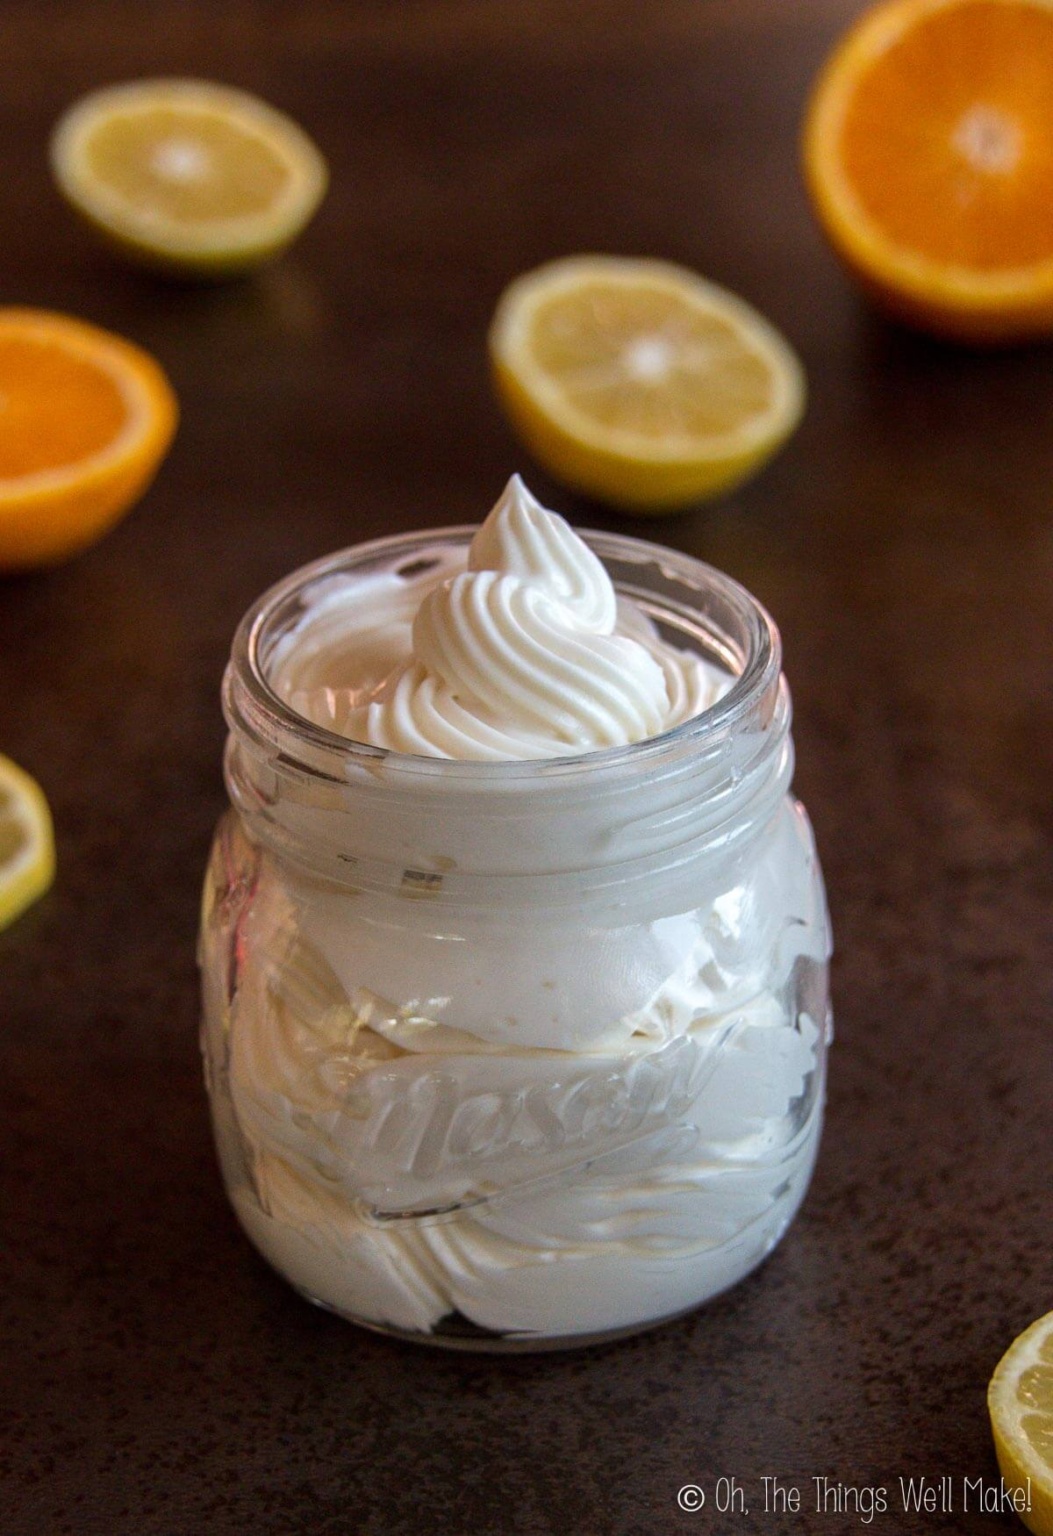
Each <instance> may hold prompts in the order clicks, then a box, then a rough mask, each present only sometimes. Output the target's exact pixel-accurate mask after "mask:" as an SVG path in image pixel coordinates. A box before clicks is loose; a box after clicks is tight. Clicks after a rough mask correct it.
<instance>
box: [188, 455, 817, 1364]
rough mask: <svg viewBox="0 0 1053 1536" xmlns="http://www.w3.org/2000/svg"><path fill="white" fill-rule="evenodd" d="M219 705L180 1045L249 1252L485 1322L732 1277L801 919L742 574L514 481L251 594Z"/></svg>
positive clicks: (762, 664) (774, 1193)
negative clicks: (485, 507)
mask: <svg viewBox="0 0 1053 1536" xmlns="http://www.w3.org/2000/svg"><path fill="white" fill-rule="evenodd" d="M224 705H225V711H226V715H227V720H228V724H229V726H230V738H229V742H228V752H227V783H228V787H229V790H230V794H231V799H232V802H233V807H234V809H233V810H232V812H231V813H229V814H228V816H227V817H226V818H224V821H223V822H222V823H221V825H220V829H219V831H218V833H217V837H216V842H215V845H214V848H213V854H212V859H211V863H210V866H209V872H208V876H207V879H206V887H205V900H204V919H203V928H202V941H201V959H202V970H203V982H204V1000H205V1008H204V1028H203V1041H204V1051H205V1060H206V1073H207V1079H208V1084H209V1088H210V1093H211V1099H212V1107H213V1117H214V1123H215V1127H216V1136H217V1143H218V1147H219V1153H220V1159H221V1162H222V1166H223V1171H224V1177H225V1179H226V1183H227V1187H228V1190H229V1193H230V1196H231V1199H232V1201H233V1204H234V1207H235V1210H236V1211H237V1213H238V1216H239V1218H240V1220H241V1222H242V1224H243V1226H244V1227H245V1230H246V1231H247V1233H248V1234H249V1236H250V1237H251V1238H252V1240H253V1241H254V1242H255V1244H256V1245H257V1247H258V1248H259V1249H260V1251H261V1252H262V1253H263V1254H264V1255H265V1256H266V1257H267V1258H268V1259H269V1260H270V1261H271V1263H272V1264H273V1265H274V1266H275V1267H276V1268H277V1269H278V1270H280V1271H281V1272H282V1273H283V1274H284V1275H285V1276H287V1278H288V1279H289V1280H290V1281H292V1283H293V1284H294V1285H295V1286H297V1287H298V1288H299V1289H300V1290H301V1291H303V1292H304V1293H305V1294H306V1295H307V1296H309V1297H310V1298H311V1299H313V1300H315V1301H318V1302H320V1303H322V1304H324V1305H326V1306H328V1307H330V1308H332V1309H333V1310H335V1311H337V1312H339V1313H341V1314H342V1315H344V1316H346V1317H348V1318H350V1319H352V1320H354V1321H357V1322H361V1323H364V1324H367V1325H368V1326H371V1327H373V1328H377V1329H381V1330H383V1331H386V1332H392V1333H398V1334H401V1335H405V1336H409V1337H414V1338H420V1339H423V1340H426V1341H429V1342H433V1343H438V1344H447V1345H454V1346H459V1347H474V1348H491V1349H512V1348H519V1349H523V1348H542V1347H552V1346H556V1345H569V1344H575V1343H586V1342H592V1341H594V1340H597V1339H600V1338H604V1337H609V1336H611V1335H614V1334H617V1333H622V1332H628V1331H632V1330H635V1329H638V1328H640V1327H644V1326H647V1325H650V1324H652V1323H655V1322H659V1321H661V1320H662V1319H665V1318H668V1317H672V1316H675V1315H677V1314H678V1313H681V1312H683V1311H685V1310H687V1309H689V1308H691V1307H694V1306H697V1305H698V1304H699V1303H700V1302H702V1301H705V1300H707V1299H708V1298H709V1297H711V1296H713V1295H715V1294H716V1293H717V1292H719V1291H721V1290H724V1289H725V1288H726V1287H727V1286H729V1285H731V1284H733V1283H734V1282H735V1281H737V1280H738V1279H740V1278H741V1277H742V1276H743V1275H745V1274H746V1273H747V1272H748V1271H749V1270H750V1269H752V1268H753V1267H754V1266H755V1265H756V1264H757V1263H758V1262H759V1261H760V1260H761V1259H762V1258H763V1257H764V1256H765V1255H766V1254H767V1253H768V1252H769V1251H770V1250H771V1249H772V1247H774V1245H775V1244H776V1243H777V1242H778V1240H779V1238H780V1237H781V1236H782V1234H783V1232H784V1231H785V1229H786V1227H787V1225H788V1224H789V1222H790V1220H791V1219H792V1217H793V1215H794V1213H795V1211H796V1209H797V1207H798V1205H799V1203H800V1201H801V1199H802V1197H803V1195H804V1191H805V1188H806V1186H807V1183H808V1179H809V1176H810V1173H811V1169H812V1165H813V1162H814V1158H815V1152H816V1147H817V1142H818V1136H819V1129H820V1122H821V1116H822V1100H823V1080H824V1063H825V1052H826V1044H827V1038H828V1034H829V1020H828V1005H827V990H826V970H827V960H828V954H829V929H828V923H827V917H826V908H825V902H824V896H823V888H822V880H821V876H820V873H819V867H818V863H817V861H816V857H815V851H814V846H813V843H812V838H811V832H810V829H809V826H808V822H807V818H806V817H805V814H804V811H803V809H802V807H801V806H800V805H799V804H798V803H797V802H796V801H795V800H793V798H792V797H791V796H790V794H789V783H790V776H791V772H792V746H791V742H790V736H789V724H790V707H789V696H788V692H787V689H786V686H785V683H784V681H783V679H782V677H781V672H780V651H779V641H778V635H777V633H776V631H775V629H774V626H773V625H772V624H771V621H770V620H769V619H768V618H767V616H766V615H765V614H764V612H763V610H762V609H761V608H760V607H759V606H758V605H757V604H756V603H755V602H754V600H753V599H752V598H751V597H750V596H749V594H748V593H746V592H745V591H744V590H743V589H742V588H741V587H739V586H737V585H736V584H735V583H734V582H732V581H730V580H729V579H728V578H727V577H725V576H722V575H721V574H720V573H718V572H716V571H714V570H712V569H710V568H709V567H707V566H703V565H701V564H699V563H698V562H697V561H694V560H691V559H689V558H688V557H686V556H683V555H679V554H676V553H674V552H672V551H670V550H666V549H662V548H659V547H658V546H655V545H651V544H646V543H642V542H640V541H637V540H633V539H627V538H620V537H617V536H614V535H608V534H602V535H601V534H589V535H583V536H579V535H577V534H576V533H575V532H574V531H573V530H572V529H571V528H570V527H569V526H568V525H567V524H566V523H565V522H564V521H563V520H562V519H561V518H559V517H557V516H555V514H553V513H550V512H547V511H545V510H544V509H543V508H542V507H540V506H539V505H538V503H537V502H536V501H535V500H534V499H533V498H532V497H531V496H530V494H529V493H528V492H527V491H526V489H525V487H524V486H523V485H522V483H521V482H520V481H519V480H518V478H514V479H513V480H512V481H511V482H510V483H509V485H508V487H507V488H506V490H505V492H504V494H503V495H502V497H501V499H500V500H499V502H498V503H497V506H496V507H495V508H494V510H493V511H492V512H491V514H490V516H489V517H488V518H487V519H486V521H485V522H484V523H483V525H482V526H481V527H480V528H479V529H476V530H472V529H447V530H440V531H438V532H433V533H426V534H414V535H410V536H404V537H400V538H394V539H388V540H381V541H378V542H376V543H374V544H371V545H362V546H359V547H358V548H356V549H352V550H348V551H344V552H343V553H341V554H339V555H336V556H332V557H330V558H329V559H327V560H324V561H320V562H318V563H317V564H315V565H314V566H311V567H308V568H306V569H305V570H302V571H299V572H297V573H295V574H294V575H293V576H291V577H290V578H288V579H287V580H286V581H285V582H283V583H282V584H280V585H279V586H278V587H276V588H274V589H273V590H272V591H271V592H269V593H267V594H266V595H265V596H264V597H263V598H262V599H261V600H260V601H259V603H257V604H256V606H255V607H254V608H253V609H252V610H251V612H250V613H249V614H248V615H247V616H246V618H245V620H244V621H243V623H242V626H241V628H240V629H239V631H238V635H237V637H236V639H235V643H234V649H233V653H232V658H231V663H230V666H229V668H228V671H227V676H226V680H225V684H224Z"/></svg>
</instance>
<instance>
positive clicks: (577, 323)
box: [489, 256, 805, 513]
mask: <svg viewBox="0 0 1053 1536" xmlns="http://www.w3.org/2000/svg"><path fill="white" fill-rule="evenodd" d="M489 341H490V355H491V360H492V364H493V370H494V377H495V380H496V385H497V390H498V394H499V396H500V399H501V400H502V402H503V404H504V406H505V409H506V410H507V412H508V415H509V418H510V420H511V422H512V424H513V426H514V427H515V428H516V429H517V431H518V432H519V434H520V436H521V437H522V439H523V441H524V442H525V443H526V445H527V447H528V448H530V450H531V451H532V452H533V454H534V455H535V457H536V458H537V459H538V460H539V461H540V462H541V463H542V464H543V465H544V466H545V467H546V469H549V470H550V471H551V472H552V473H553V474H554V475H556V476H557V477H559V478H560V479H562V480H564V481H565V482H566V483H567V484H568V485H571V486H574V487H576V488H577V489H579V490H582V491H585V492H587V493H589V494H590V495H593V496H597V497H599V498H600V499H601V500H603V501H607V502H610V503H611V504H612V505H613V506H616V507H623V508H627V509H631V510H633V511H637V512H649V513H650V512H669V511H674V510H676V509H677V508H680V507H685V506H689V505H690V504H691V503H693V502H697V501H701V500H703V499H705V498H707V497H710V496H715V495H717V494H719V493H720V492H722V491H726V490H729V489H730V488H731V487H732V486H734V485H736V484H738V483H739V482H740V481H742V480H744V479H745V478H746V477H747V476H748V475H750V474H752V473H753V472H754V471H755V470H757V469H759V468H760V466H761V465H762V464H763V463H764V462H765V461H766V460H767V459H768V458H770V456H771V455H772V454H773V453H774V452H775V450H776V449H777V448H778V447H779V446H780V445H781V444H782V443H783V442H784V441H785V440H786V438H787V437H789V435H790V433H791V432H792V431H793V429H794V427H795V426H796V425H797V423H798V421H799V420H800V417H801V413H802V410H803V408H804V398H805V386H804V371H803V369H802V367H801V365H800V363H799V361H798V359H797V357H796V355H795V353H794V352H793V350H792V349H791V347H790V346H789V344H788V343H787V342H786V341H785V340H784V338H783V337H782V336H781V335H780V334H779V332H778V331H777V330H776V329H775V328H774V326H772V325H771V324H769V322H768V321H767V320H765V319H764V317H763V316H762V315H760V314H758V312H757V311H756V310H755V309H753V308H752V307H751V306H750V305H749V304H747V303H746V302H745V300H743V299H740V298H739V297H738V296H737V295H735V294H733V293H730V292H728V290H727V289H726V288H721V287H718V286H717V284H715V283H711V282H708V281H707V280H706V279H705V278H702V277H699V276H698V275H697V274H696V273H694V272H691V271H689V270H688V269H687V268H684V267H680V266H676V265H674V264H673V263H671V262H665V261H658V260H651V259H646V258H642V259H635V258H629V257H616V256H571V257H566V258H564V259H563V260H560V261H553V262H550V263H548V264H547V265H545V266H543V267H538V268H537V269H536V270H534V271H533V272H528V273H526V274H525V275H524V276H522V277H519V278H517V279H516V280H515V282H513V283H512V284H511V285H510V286H509V287H508V288H507V289H506V290H505V292H504V294H503V295H502V296H501V299H500V302H499V303H498V306H497V310H496V312H495V314H494V318H493V322H492V324H491V327H490V337H489Z"/></svg>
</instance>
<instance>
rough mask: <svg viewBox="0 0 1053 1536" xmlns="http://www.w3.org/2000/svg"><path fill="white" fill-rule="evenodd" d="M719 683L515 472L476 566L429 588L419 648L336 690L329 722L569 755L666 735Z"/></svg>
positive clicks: (518, 752) (407, 747)
mask: <svg viewBox="0 0 1053 1536" xmlns="http://www.w3.org/2000/svg"><path fill="white" fill-rule="evenodd" d="M718 686H719V685H718V683H717V681H716V679H715V676H714V673H713V672H712V671H711V669H709V668H707V667H706V666H705V664H704V663H703V662H702V660H701V658H699V657H697V656H694V655H692V654H690V653H689V652H686V651H679V650H675V649H674V648H673V647H671V646H669V645H667V644H666V643H665V642H664V641H663V640H662V639H661V637H660V636H659V635H658V633H657V631H656V630H655V629H654V626H653V625H652V624H651V623H650V621H649V620H648V619H647V618H646V617H645V616H644V615H642V614H641V613H639V612H638V611H637V610H635V609H632V608H630V607H629V605H626V604H623V603H620V602H619V600H618V598H617V597H616V595H615V591H614V587H613V585H612V583H611V580H610V577H609V576H608V575H607V572H606V571H605V570H604V568H603V565H602V563H601V561H600V560H599V559H598V558H597V556H596V555H594V554H593V552H592V550H591V549H589V548H588V546H587V545H586V544H585V543H584V541H583V540H582V539H580V538H579V537H578V536H577V534H576V533H575V532H574V530H573V529H572V528H571V527H570V525H569V524H568V523H566V522H565V521H564V520H563V518H561V517H559V516H558V515H557V514H556V513H554V512H548V511H546V510H545V508H544V507H542V506H541V505H540V503H539V502H538V501H536V500H535V499H534V497H533V496H531V494H530V492H529V491H528V490H527V488H526V486H525V485H524V484H523V482H522V480H520V478H519V476H518V475H513V477H512V479H511V480H510V481H509V482H508V485H507V486H506V487H505V490H504V493H503V494H502V496H501V498H500V500H499V501H498V502H497V505H496V506H495V507H494V509H493V511H492V512H491V513H490V515H489V517H488V518H487V519H486V521H485V522H484V523H483V525H482V526H481V528H480V529H479V530H478V532H477V533H476V535H475V538H474V539H473V540H472V543H471V547H470V549H469V552H468V566H467V569H466V570H463V571H460V572H458V573H457V574H455V575H453V576H452V577H447V578H446V579H444V580H441V581H439V582H438V583H437V584H435V585H433V586H432V587H431V588H430V590H428V591H427V592H426V594H425V596H424V598H423V601H422V602H421V603H420V606H419V608H418V610H417V613H416V616H415V618H414V619H413V622H412V627H411V632H410V654H409V655H408V656H407V657H405V658H404V659H403V660H402V661H401V662H400V663H399V664H398V665H397V666H396V667H395V668H394V670H393V671H392V672H390V673H389V674H388V675H387V676H386V677H385V678H384V679H383V680H382V681H381V682H380V683H379V685H378V686H376V687H375V688H374V689H373V690H372V691H371V693H370V695H369V696H368V697H367V698H366V699H365V700H362V701H348V702H349V705H350V707H347V708H346V709H344V710H339V711H335V710H334V709H333V707H332V694H331V690H330V691H329V708H328V710H327V715H328V718H327V719H326V720H324V721H322V723H324V724H329V723H330V722H331V721H333V720H334V719H335V718H336V717H337V716H339V729H340V730H341V732H342V734H344V735H346V736H349V737H351V738H352V739H353V740H356V741H365V742H369V743H370V744H371V745H373V746H377V747H386V748H388V749H390V750H392V751H396V752H410V753H416V754H420V755H424V756H430V757H449V758H464V759H469V758H478V759H491V760H508V759H525V758H546V757H562V756H564V755H567V754H572V753H579V752H592V751H596V750H598V749H601V748H604V747H615V746H627V745H629V744H630V743H631V742H635V741H642V740H645V739H646V738H648V737H651V736H656V735H659V734H660V733H661V732H663V731H666V730H669V729H670V728H671V727H672V726H674V725H678V724H680V722H681V721H683V720H687V719H689V718H690V717H691V716H693V715H696V714H698V713H700V711H701V710H703V709H705V708H706V707H707V706H708V705H709V704H711V703H712V702H713V700H714V697H715V696H716V692H717V691H718Z"/></svg>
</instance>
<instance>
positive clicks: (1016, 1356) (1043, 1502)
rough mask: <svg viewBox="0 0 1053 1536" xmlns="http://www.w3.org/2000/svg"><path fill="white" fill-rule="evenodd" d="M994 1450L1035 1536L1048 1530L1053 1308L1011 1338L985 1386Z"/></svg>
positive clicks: (1052, 1505)
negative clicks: (1019, 1492) (1019, 1494)
mask: <svg viewBox="0 0 1053 1536" xmlns="http://www.w3.org/2000/svg"><path fill="white" fill-rule="evenodd" d="M987 1406H988V1409H989V1411H990V1414H991V1429H992V1431H993V1433H994V1442H995V1453H996V1455H997V1457H998V1466H999V1470H1000V1471H1001V1473H1002V1476H1003V1477H1004V1478H1005V1481H1006V1483H1007V1485H1008V1486H1009V1487H1011V1488H1018V1489H1021V1490H1022V1491H1023V1497H1022V1498H1021V1500H1020V1504H1023V1502H1024V1499H1028V1500H1029V1502H1030V1508H1021V1507H1019V1506H1018V1513H1019V1515H1020V1518H1021V1520H1023V1522H1024V1524H1025V1525H1026V1526H1027V1528H1028V1530H1029V1531H1033V1532H1034V1533H1035V1536H1053V1312H1047V1313H1046V1315H1045V1317H1040V1318H1039V1319H1038V1321H1037V1322H1035V1323H1032V1325H1031V1327H1030V1328H1027V1329H1025V1330H1024V1332H1023V1333H1022V1334H1021V1335H1020V1337H1019V1338H1018V1339H1014V1341H1013V1343H1012V1344H1010V1346H1009V1348H1008V1349H1007V1350H1006V1352H1005V1354H1004V1355H1003V1356H1002V1358H1001V1360H1000V1361H999V1362H998V1365H997V1366H996V1367H995V1373H994V1375H993V1376H992V1377H991V1384H990V1386H989V1387H988V1389H987Z"/></svg>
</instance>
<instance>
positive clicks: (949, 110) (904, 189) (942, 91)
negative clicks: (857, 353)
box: [803, 0, 1053, 342]
mask: <svg viewBox="0 0 1053 1536" xmlns="http://www.w3.org/2000/svg"><path fill="white" fill-rule="evenodd" d="M803 156H804V169H805V177H806V182H807V186H808V190H809V192H810V194H811V198H812V202H813V204H814V207H815V211H816V214H817V216H818V219H819V223H820V225H821V227H822V228H823V230H824V231H825V233H826V235H827V237H828V238H829V240H830V243H831V245H832V246H833V248H834V250H835V251H836V252H837V253H838V255H839V256H840V257H841V258H842V260H843V261H844V263H845V265H846V266H847V267H848V269H849V270H850V272H852V273H853V274H854V275H855V276H856V277H857V278H858V279H859V281H860V283H861V285H862V286H863V287H864V288H865V289H866V290H867V291H868V292H869V293H870V294H871V296H872V297H874V298H875V299H877V300H878V302H879V303H880V304H882V305H883V307H884V308H885V309H887V310H889V311H891V312H892V313H893V314H894V315H896V316H898V317H899V318H900V319H902V320H905V321H907V322H908V323H910V324H913V325H916V326H918V327H919V328H921V329H923V330H928V331H932V332H934V333H936V334H939V335H944V336H948V337H951V338H956V339H959V340H963V341H969V342H1000V341H1014V340H1023V339H1026V338H1028V337H1035V336H1043V335H1050V334H1053V221H1051V219H1050V174H1051V169H1053V0H884V3H882V4H880V5H876V6H873V7H872V8H871V9H870V10H868V11H866V12H864V14H863V15H862V16H861V17H860V18H859V19H858V20H857V21H856V22H855V24H854V25H853V26H852V27H850V28H849V30H848V31H847V32H846V33H845V35H844V36H843V37H842V38H841V40H840V41H839V42H838V44H837V45H836V47H835V48H834V50H833V52H832V53H831V55H830V57H829V58H828V59H827V61H826V63H825V65H824V66H823V69H822V71H821V72H820V74H819V76H818V79H817V80H816V83H815V86H814V88H813V91H812V96H811V100H810V103H809V108H808V113H807V119H806V123H805V129H804V141H803Z"/></svg>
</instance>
